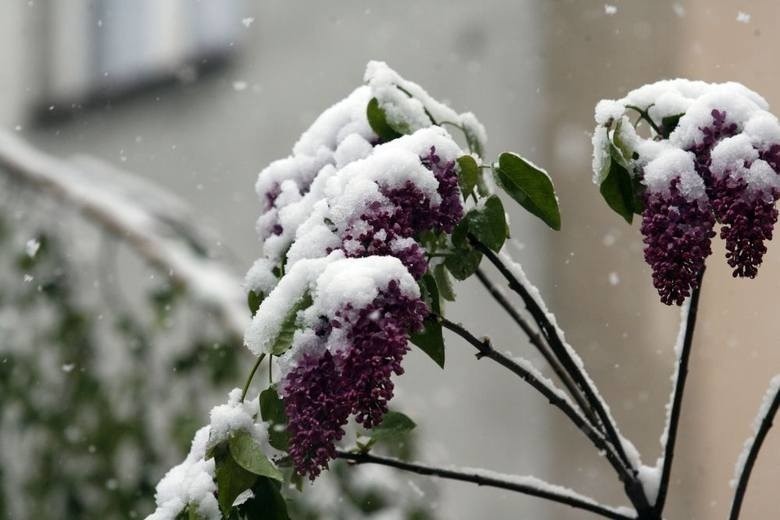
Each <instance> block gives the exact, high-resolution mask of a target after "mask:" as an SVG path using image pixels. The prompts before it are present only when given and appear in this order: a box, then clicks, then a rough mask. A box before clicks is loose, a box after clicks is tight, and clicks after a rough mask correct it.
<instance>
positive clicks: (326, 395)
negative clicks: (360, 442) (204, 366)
mask: <svg viewBox="0 0 780 520" xmlns="http://www.w3.org/2000/svg"><path fill="white" fill-rule="evenodd" d="M365 80H366V83H367V85H365V86H362V87H360V88H358V89H357V90H355V91H354V92H353V93H352V94H351V95H350V96H348V97H347V98H346V99H344V100H343V101H341V102H339V103H337V104H336V105H334V106H333V107H331V108H329V109H328V110H326V111H325V112H324V113H323V114H322V115H321V116H320V117H319V118H318V119H317V120H316V121H315V122H314V124H313V125H312V126H311V127H310V128H309V129H308V130H307V131H306V132H304V134H303V135H302V136H301V138H300V139H299V141H298V142H297V143H296V144H295V146H294V147H293V153H292V155H291V156H290V157H288V158H285V159H282V160H278V161H275V162H273V163H271V165H269V166H268V167H267V168H266V169H264V170H263V171H262V172H260V175H259V177H258V181H257V184H256V191H257V193H258V196H259V197H260V200H261V204H262V213H261V215H260V217H259V219H258V221H257V231H258V234H259V236H260V239H261V242H262V247H263V256H262V257H261V258H260V259H258V260H257V261H256V262H255V264H254V265H253V266H252V268H251V269H250V271H249V273H248V274H247V287H248V289H249V290H251V291H252V292H253V293H254V294H255V295H258V297H259V298H260V299H262V303H261V304H260V305H259V308H258V310H257V312H256V314H255V316H254V319H253V322H252V325H251V326H250V328H249V329H248V331H247V333H246V338H245V342H246V345H247V346H248V347H249V349H250V350H252V352H254V353H255V354H256V355H261V354H263V353H265V354H272V355H276V356H279V358H278V359H279V365H280V366H281V368H282V373H281V375H280V382H279V394H280V396H281V397H282V399H283V402H284V407H285V411H286V414H287V418H288V425H287V429H288V432H289V434H290V443H289V454H290V456H291V459H292V461H293V463H294V465H295V468H296V470H297V472H298V473H299V474H300V475H308V476H309V477H310V478H312V479H313V478H315V477H316V476H317V475H318V474H319V473H320V471H321V470H322V469H323V468H325V467H327V464H328V462H329V460H330V459H332V458H333V457H334V455H335V444H334V443H335V442H336V441H338V440H339V439H341V437H342V436H343V434H344V430H343V428H344V426H345V424H346V423H347V421H348V418H349V417H350V416H354V418H355V420H356V422H357V423H359V424H361V425H362V426H364V427H366V428H372V427H374V426H376V425H378V424H379V423H380V422H381V420H382V417H383V416H384V414H385V412H386V411H387V409H388V405H387V403H388V401H390V399H391V398H392V396H393V382H392V381H391V376H392V375H394V374H395V375H398V374H401V373H402V372H403V369H402V367H401V361H402V359H403V357H404V355H405V353H406V352H407V350H408V347H407V340H408V337H409V335H410V334H411V333H413V332H416V331H419V330H420V329H421V327H422V324H423V320H424V319H425V318H426V316H427V315H428V313H429V309H428V307H427V305H426V304H425V303H424V302H423V299H422V297H421V294H420V288H419V286H418V280H420V279H421V278H422V277H423V275H424V274H425V273H426V272H427V271H428V268H429V265H428V255H427V252H426V250H425V245H424V243H423V236H424V235H434V236H446V235H447V234H449V233H451V232H452V231H453V229H454V227H455V225H456V224H457V223H458V222H459V221H460V220H461V218H462V217H463V213H464V210H463V205H464V200H463V196H462V194H461V191H460V188H459V183H458V166H457V162H456V160H457V159H458V157H460V156H462V155H463V154H464V152H463V151H462V150H461V149H460V147H459V145H458V144H457V143H456V142H455V140H454V139H453V138H452V137H451V135H450V134H449V133H448V132H447V130H445V129H444V128H442V127H441V126H437V124H438V123H441V122H444V121H446V122H448V123H451V124H455V125H457V126H458V127H459V128H461V129H463V131H464V132H466V134H467V137H468V136H470V137H471V139H473V140H474V141H473V142H475V143H480V144H481V143H483V142H484V130H483V129H482V127H481V125H480V124H479V123H478V122H477V121H476V119H475V118H474V116H473V115H471V114H463V115H461V114H457V113H455V112H453V111H452V110H451V109H449V108H447V107H446V106H444V105H442V104H440V103H438V102H437V101H435V100H433V99H432V98H431V97H430V96H429V95H428V94H427V93H426V92H425V91H424V90H423V89H422V88H420V87H419V86H418V85H416V84H414V83H412V82H409V81H406V80H404V79H403V78H401V77H400V76H399V75H398V74H396V73H395V72H394V71H392V70H391V69H389V68H388V67H387V66H386V65H385V64H384V63H380V62H371V63H369V65H368V68H367V71H366V76H365ZM372 104H374V107H373V109H374V110H378V111H380V112H381V114H382V117H383V121H382V125H386V126H387V130H386V132H383V131H382V129H377V124H376V122H370V121H369V119H370V117H371V110H372V106H371V105H372ZM280 338H281V339H280Z"/></svg>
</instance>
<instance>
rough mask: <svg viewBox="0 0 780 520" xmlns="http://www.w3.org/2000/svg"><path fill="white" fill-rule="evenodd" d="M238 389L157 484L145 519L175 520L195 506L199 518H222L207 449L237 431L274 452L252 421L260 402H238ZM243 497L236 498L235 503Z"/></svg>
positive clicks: (264, 431) (263, 429)
mask: <svg viewBox="0 0 780 520" xmlns="http://www.w3.org/2000/svg"><path fill="white" fill-rule="evenodd" d="M241 393H242V392H241V389H239V388H234V389H233V390H231V391H230V393H229V394H228V402H227V403H226V404H221V405H218V406H215V407H214V408H212V409H211V413H210V418H211V421H210V423H209V425H208V426H204V427H203V428H201V429H200V430H198V431H197V433H196V434H195V438H194V439H193V441H192V447H191V448H190V452H189V454H188V455H187V458H185V459H184V461H183V462H182V463H181V464H179V465H178V466H175V467H173V468H171V469H170V470H169V471H168V473H166V474H165V476H163V478H162V479H161V480H160V482H159V483H158V484H157V488H156V493H155V502H156V504H157V509H156V510H155V511H154V513H152V514H151V515H149V516H147V517H146V520H175V519H176V518H177V517H178V515H179V514H180V513H182V512H183V511H184V510H185V508H187V507H188V506H189V507H194V508H195V509H196V511H197V513H198V515H199V516H198V518H203V519H205V520H219V519H221V518H222V515H221V513H220V511H219V505H218V503H217V499H216V496H215V493H216V491H217V485H216V483H215V482H214V471H215V462H214V459H213V458H209V459H206V452H207V451H208V450H209V448H211V447H213V446H216V445H217V444H219V443H220V442H223V441H225V440H227V439H228V438H229V437H230V436H231V435H232V434H234V433H236V432H239V431H246V432H249V433H250V434H251V435H252V436H253V437H254V438H255V439H256V440H257V441H258V442H259V443H260V445H261V446H262V447H263V450H264V452H265V453H266V454H274V453H276V452H275V450H273V448H271V447H270V445H269V444H268V433H267V425H266V423H264V422H262V421H260V422H257V423H256V422H255V420H256V419H257V417H258V412H259V411H260V400H259V398H258V397H255V398H254V399H251V400H249V399H246V400H244V401H243V402H242V401H241ZM241 498H242V497H239V498H237V499H236V501H237V502H238V501H239V500H240V499H241Z"/></svg>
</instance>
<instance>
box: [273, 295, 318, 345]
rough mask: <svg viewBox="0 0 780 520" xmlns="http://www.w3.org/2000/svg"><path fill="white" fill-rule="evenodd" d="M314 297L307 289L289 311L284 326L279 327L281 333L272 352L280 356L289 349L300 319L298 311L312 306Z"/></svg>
mask: <svg viewBox="0 0 780 520" xmlns="http://www.w3.org/2000/svg"><path fill="white" fill-rule="evenodd" d="M311 304H312V299H311V294H310V293H309V291H306V292H305V293H304V295H303V296H301V298H300V299H299V300H298V301H297V302H296V303H295V305H293V306H292V308H291V309H290V310H289V311H287V315H286V316H285V318H284V321H283V322H282V326H281V327H280V328H279V334H278V335H277V336H276V340H274V342H273V344H272V345H271V354H273V355H274V356H279V355H281V354H284V353H285V352H286V351H287V349H289V348H290V345H292V341H293V336H294V335H295V326H296V323H297V321H298V313H299V312H300V311H302V310H304V309H308V308H309V307H311Z"/></svg>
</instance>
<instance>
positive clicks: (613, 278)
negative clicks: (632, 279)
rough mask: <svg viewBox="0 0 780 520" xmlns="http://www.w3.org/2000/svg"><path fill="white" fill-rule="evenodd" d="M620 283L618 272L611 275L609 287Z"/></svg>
mask: <svg viewBox="0 0 780 520" xmlns="http://www.w3.org/2000/svg"><path fill="white" fill-rule="evenodd" d="M619 283H620V276H618V274H617V273H616V272H614V271H613V272H611V273H609V285H617V284H619Z"/></svg>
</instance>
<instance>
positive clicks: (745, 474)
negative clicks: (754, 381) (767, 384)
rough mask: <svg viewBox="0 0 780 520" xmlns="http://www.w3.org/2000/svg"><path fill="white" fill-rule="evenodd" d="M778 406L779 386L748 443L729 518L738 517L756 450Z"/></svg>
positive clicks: (734, 519)
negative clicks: (748, 449)
mask: <svg viewBox="0 0 780 520" xmlns="http://www.w3.org/2000/svg"><path fill="white" fill-rule="evenodd" d="M778 408H780V386H778V388H777V389H776V390H775V396H774V398H773V399H772V403H771V404H770V405H769V407H768V408H767V409H766V412H765V413H764V416H763V418H762V419H761V425H760V426H759V427H758V431H757V432H756V436H755V438H754V439H753V442H752V443H751V445H750V451H748V455H747V458H746V459H745V464H744V465H743V466H742V471H741V472H740V474H739V478H738V480H737V487H736V490H735V491H734V501H733V502H732V503H731V513H730V514H729V520H737V518H739V512H740V509H742V501H743V500H744V498H745V492H746V491H747V486H748V482H749V481H750V474H751V473H752V472H753V466H754V465H755V463H756V459H757V458H758V452H759V451H760V450H761V445H762V444H763V443H764V439H765V438H766V435H767V433H769V430H770V428H772V422H773V421H774V418H775V415H776V414H777V410H778Z"/></svg>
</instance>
